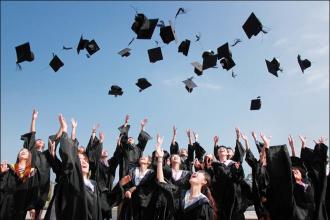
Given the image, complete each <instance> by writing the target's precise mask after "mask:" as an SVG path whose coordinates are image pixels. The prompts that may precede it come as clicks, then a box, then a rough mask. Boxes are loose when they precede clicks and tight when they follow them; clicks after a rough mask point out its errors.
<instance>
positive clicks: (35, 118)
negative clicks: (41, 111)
mask: <svg viewBox="0 0 330 220" xmlns="http://www.w3.org/2000/svg"><path fill="white" fill-rule="evenodd" d="M37 118H38V111H37V110H36V109H33V112H32V120H31V128H30V132H36V120H37Z"/></svg>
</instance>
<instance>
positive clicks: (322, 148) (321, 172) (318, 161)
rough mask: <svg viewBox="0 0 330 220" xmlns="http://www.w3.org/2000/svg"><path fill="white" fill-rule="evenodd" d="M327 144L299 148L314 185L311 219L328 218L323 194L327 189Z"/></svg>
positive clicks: (322, 219) (321, 219)
mask: <svg viewBox="0 0 330 220" xmlns="http://www.w3.org/2000/svg"><path fill="white" fill-rule="evenodd" d="M327 151H328V146H326V145H325V144H317V145H315V147H314V150H312V149H310V148H307V147H305V148H302V149H301V155H300V157H301V159H302V160H303V161H304V163H305V165H306V167H307V170H308V176H309V177H310V179H311V182H312V185H313V186H314V191H315V194H314V202H315V214H314V218H313V219H315V220H316V219H318V220H325V219H328V216H327V211H326V210H327V209H326V205H325V196H326V190H327V176H326V160H327Z"/></svg>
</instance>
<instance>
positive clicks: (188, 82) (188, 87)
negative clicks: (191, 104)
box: [182, 77, 197, 93]
mask: <svg viewBox="0 0 330 220" xmlns="http://www.w3.org/2000/svg"><path fill="white" fill-rule="evenodd" d="M192 79H193V77H190V78H188V79H186V80H184V81H182V82H183V83H184V84H185V85H186V87H185V88H186V90H187V91H188V92H189V93H191V92H192V91H193V89H194V88H195V87H197V85H196V84H195V83H194V82H193V81H192Z"/></svg>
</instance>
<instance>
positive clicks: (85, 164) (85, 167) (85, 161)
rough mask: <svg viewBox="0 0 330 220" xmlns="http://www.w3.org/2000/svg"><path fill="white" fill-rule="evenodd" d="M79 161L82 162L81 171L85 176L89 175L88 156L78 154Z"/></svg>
mask: <svg viewBox="0 0 330 220" xmlns="http://www.w3.org/2000/svg"><path fill="white" fill-rule="evenodd" d="M78 157H79V160H80V166H81V171H82V173H83V175H88V173H89V163H88V159H87V157H86V155H84V154H78Z"/></svg>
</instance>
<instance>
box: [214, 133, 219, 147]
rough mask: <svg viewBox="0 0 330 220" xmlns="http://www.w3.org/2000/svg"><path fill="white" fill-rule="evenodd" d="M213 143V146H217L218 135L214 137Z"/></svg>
mask: <svg viewBox="0 0 330 220" xmlns="http://www.w3.org/2000/svg"><path fill="white" fill-rule="evenodd" d="M213 141H214V145H217V144H218V142H219V136H218V135H216V136H214V137H213Z"/></svg>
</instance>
